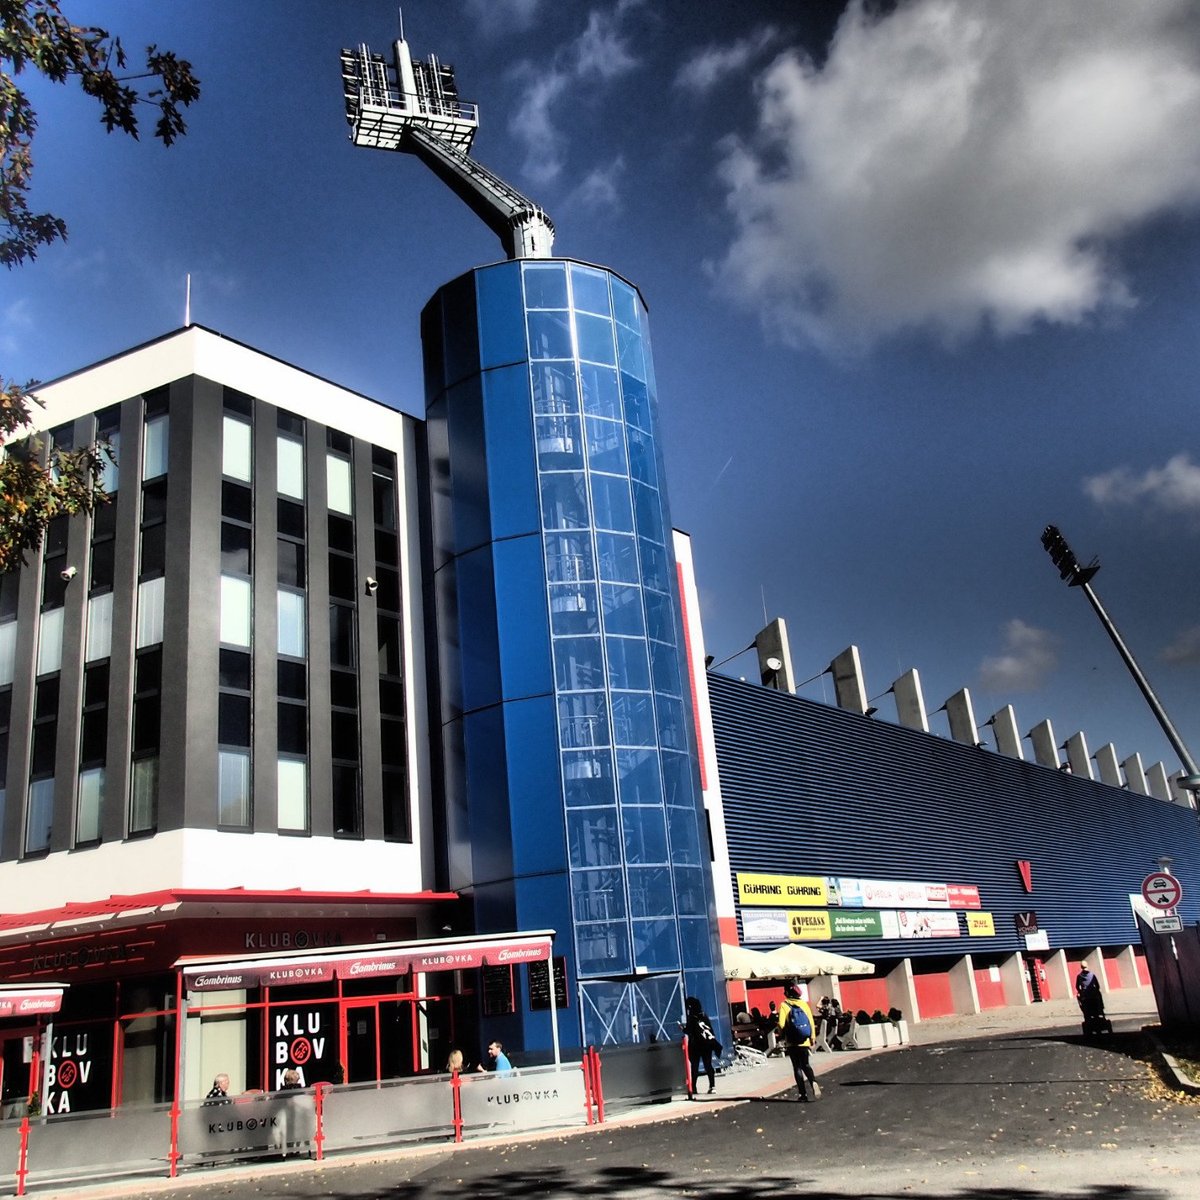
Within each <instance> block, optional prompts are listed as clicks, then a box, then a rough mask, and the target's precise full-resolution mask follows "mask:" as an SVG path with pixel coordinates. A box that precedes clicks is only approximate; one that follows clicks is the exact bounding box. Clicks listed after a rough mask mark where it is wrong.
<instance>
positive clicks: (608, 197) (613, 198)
mask: <svg viewBox="0 0 1200 1200" xmlns="http://www.w3.org/2000/svg"><path fill="white" fill-rule="evenodd" d="M624 175H625V157H624V155H621V154H618V155H617V157H616V158H614V159H613V161H612V162H610V163H609V164H608V165H607V166H604V167H596V168H595V170H592V171H589V172H588V173H587V175H585V176H584V177H583V179H582V180H581V181H580V183H579V186H578V187H576V188H574V189H573V190H572V192H571V194H570V195H569V196H568V197H567V200H566V202H565V204H564V207H567V208H569V207H572V206H574V205H579V206H580V207H581V208H587V209H591V210H592V211H593V212H608V213H614V214H615V213H619V212H620V211H621V189H620V181H621V179H622V178H623V177H624Z"/></svg>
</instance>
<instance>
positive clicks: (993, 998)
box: [922, 967, 1004, 1015]
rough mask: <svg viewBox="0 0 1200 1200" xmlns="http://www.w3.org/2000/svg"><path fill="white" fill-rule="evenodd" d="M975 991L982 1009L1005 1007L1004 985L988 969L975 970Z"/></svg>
mask: <svg viewBox="0 0 1200 1200" xmlns="http://www.w3.org/2000/svg"><path fill="white" fill-rule="evenodd" d="M975 990H976V991H977V992H978V993H979V1007H980V1008H1003V1007H1004V984H1003V983H1002V982H1001V981H1000V980H999V979H992V976H991V973H990V972H989V971H988V969H987V968H986V967H983V968H978V967H977V968H976V970H975ZM922 1015H924V1010H922Z"/></svg>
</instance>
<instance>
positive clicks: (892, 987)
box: [887, 958, 921, 1024]
mask: <svg viewBox="0 0 1200 1200" xmlns="http://www.w3.org/2000/svg"><path fill="white" fill-rule="evenodd" d="M887 998H888V1007H889V1008H898V1009H899V1010H900V1011H901V1012H902V1013H903V1014H904V1019H905V1020H906V1021H911V1022H912V1023H913V1024H916V1022H917V1021H919V1020H920V1019H921V1009H920V1007H919V1006H918V1004H917V985H916V984H915V983H914V982H913V969H912V959H911V958H904V959H901V960H900V962H899V963H897V964H896V966H895V967H893V968H892V970H891V971H889V972H888V976H887Z"/></svg>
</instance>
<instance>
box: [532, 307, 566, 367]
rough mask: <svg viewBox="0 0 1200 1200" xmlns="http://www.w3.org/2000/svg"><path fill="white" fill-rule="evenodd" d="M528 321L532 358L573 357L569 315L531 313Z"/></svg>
mask: <svg viewBox="0 0 1200 1200" xmlns="http://www.w3.org/2000/svg"><path fill="white" fill-rule="evenodd" d="M528 321H529V357H530V358H570V357H572V345H571V317H570V314H569V313H565V312H531V313H529V314H528Z"/></svg>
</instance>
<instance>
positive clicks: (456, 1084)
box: [450, 1071, 463, 1142]
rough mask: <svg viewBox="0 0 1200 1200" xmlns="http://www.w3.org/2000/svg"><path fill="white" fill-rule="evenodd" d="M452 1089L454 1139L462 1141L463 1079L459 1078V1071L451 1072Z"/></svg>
mask: <svg viewBox="0 0 1200 1200" xmlns="http://www.w3.org/2000/svg"><path fill="white" fill-rule="evenodd" d="M450 1090H451V1092H452V1093H453V1095H454V1140H455V1141H456V1142H461V1141H462V1139H463V1119H462V1079H461V1078H459V1074H458V1072H457V1071H452V1072H451V1073H450Z"/></svg>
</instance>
